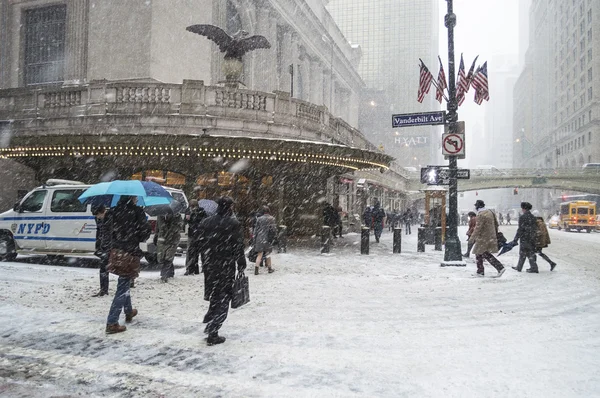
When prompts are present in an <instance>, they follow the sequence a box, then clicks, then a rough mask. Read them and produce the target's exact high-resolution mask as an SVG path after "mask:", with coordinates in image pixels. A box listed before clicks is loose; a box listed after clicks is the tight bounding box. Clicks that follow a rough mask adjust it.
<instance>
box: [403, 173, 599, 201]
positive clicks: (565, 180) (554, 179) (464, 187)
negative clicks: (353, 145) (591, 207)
mask: <svg viewBox="0 0 600 398" xmlns="http://www.w3.org/2000/svg"><path fill="white" fill-rule="evenodd" d="M405 174H406V175H407V176H408V179H409V184H408V186H409V187H410V190H412V191H420V190H422V189H423V188H424V187H426V185H425V184H422V183H421V181H420V179H421V176H420V173H418V172H406V173H405ZM508 187H519V188H546V189H561V190H572V191H579V192H588V193H593V194H597V193H600V170H583V169H576V168H572V169H540V168H536V169H493V170H489V169H471V178H470V179H469V180H459V181H458V189H459V191H471V190H481V189H494V188H508ZM415 195H416V196H419V195H418V194H416V192H415Z"/></svg>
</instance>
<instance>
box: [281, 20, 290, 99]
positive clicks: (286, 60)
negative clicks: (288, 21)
mask: <svg viewBox="0 0 600 398" xmlns="http://www.w3.org/2000/svg"><path fill="white" fill-rule="evenodd" d="M281 48H282V56H281V76H279V90H281V91H285V92H288V93H289V92H290V87H291V75H290V72H289V67H290V65H291V64H293V61H292V59H293V58H292V31H291V30H290V29H289V28H288V29H286V30H285V32H284V34H283V43H281Z"/></svg>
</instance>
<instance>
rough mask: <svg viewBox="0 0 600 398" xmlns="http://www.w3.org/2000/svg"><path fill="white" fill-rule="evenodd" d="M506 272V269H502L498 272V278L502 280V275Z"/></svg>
mask: <svg viewBox="0 0 600 398" xmlns="http://www.w3.org/2000/svg"><path fill="white" fill-rule="evenodd" d="M505 271H506V268H502V269H501V270H500V271H498V276H496V278H500V277H501V276H502V274H504V272H505Z"/></svg>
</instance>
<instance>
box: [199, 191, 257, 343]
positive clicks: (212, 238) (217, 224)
mask: <svg viewBox="0 0 600 398" xmlns="http://www.w3.org/2000/svg"><path fill="white" fill-rule="evenodd" d="M217 204H218V207H217V214H215V215H213V216H211V217H208V218H205V219H204V220H202V222H201V223H200V226H199V228H200V252H201V254H202V258H203V264H202V266H203V268H204V269H205V271H204V272H205V273H206V274H207V278H206V280H207V284H208V286H209V292H210V305H209V307H208V312H207V313H206V315H205V316H204V323H206V324H207V325H206V329H205V330H204V332H205V333H206V334H208V338H207V343H208V345H214V344H221V343H223V342H225V337H222V336H219V333H218V332H219V329H220V328H221V326H222V325H223V322H225V319H227V313H228V311H229V302H230V301H231V297H232V294H233V283H234V280H235V272H236V265H237V271H238V272H243V271H244V270H245V269H246V258H245V256H244V234H243V230H242V225H241V224H240V222H239V221H238V220H237V219H235V218H234V217H233V199H231V198H230V197H228V196H225V197H222V198H220V199H218V201H217Z"/></svg>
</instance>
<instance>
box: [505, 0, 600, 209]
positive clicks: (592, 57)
mask: <svg viewBox="0 0 600 398" xmlns="http://www.w3.org/2000/svg"><path fill="white" fill-rule="evenodd" d="M599 26H600V0H573V1H548V0H533V1H532V2H531V7H530V9H529V35H528V36H529V46H528V49H527V52H526V57H525V66H524V68H523V70H522V72H521V75H520V76H519V80H518V82H519V84H518V85H517V86H516V87H515V90H514V104H515V106H514V111H513V112H514V113H513V114H514V125H513V130H514V131H515V132H516V133H517V136H516V137H515V143H514V147H513V149H514V159H515V162H514V163H515V167H535V168H551V167H557V168H569V167H571V168H575V167H581V166H582V165H583V164H585V163H593V162H600V145H599V142H600V141H599V140H600V31H599V30H598V27H599ZM526 88H529V90H527V89H526ZM521 105H523V106H521ZM556 194H557V193H550V194H549V196H548V195H545V194H540V193H539V192H538V193H536V194H535V195H534V196H535V198H534V199H535V200H536V201H537V203H538V205H539V206H542V207H547V206H549V205H551V202H552V200H551V199H552V195H556ZM544 195H545V196H544Z"/></svg>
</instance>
